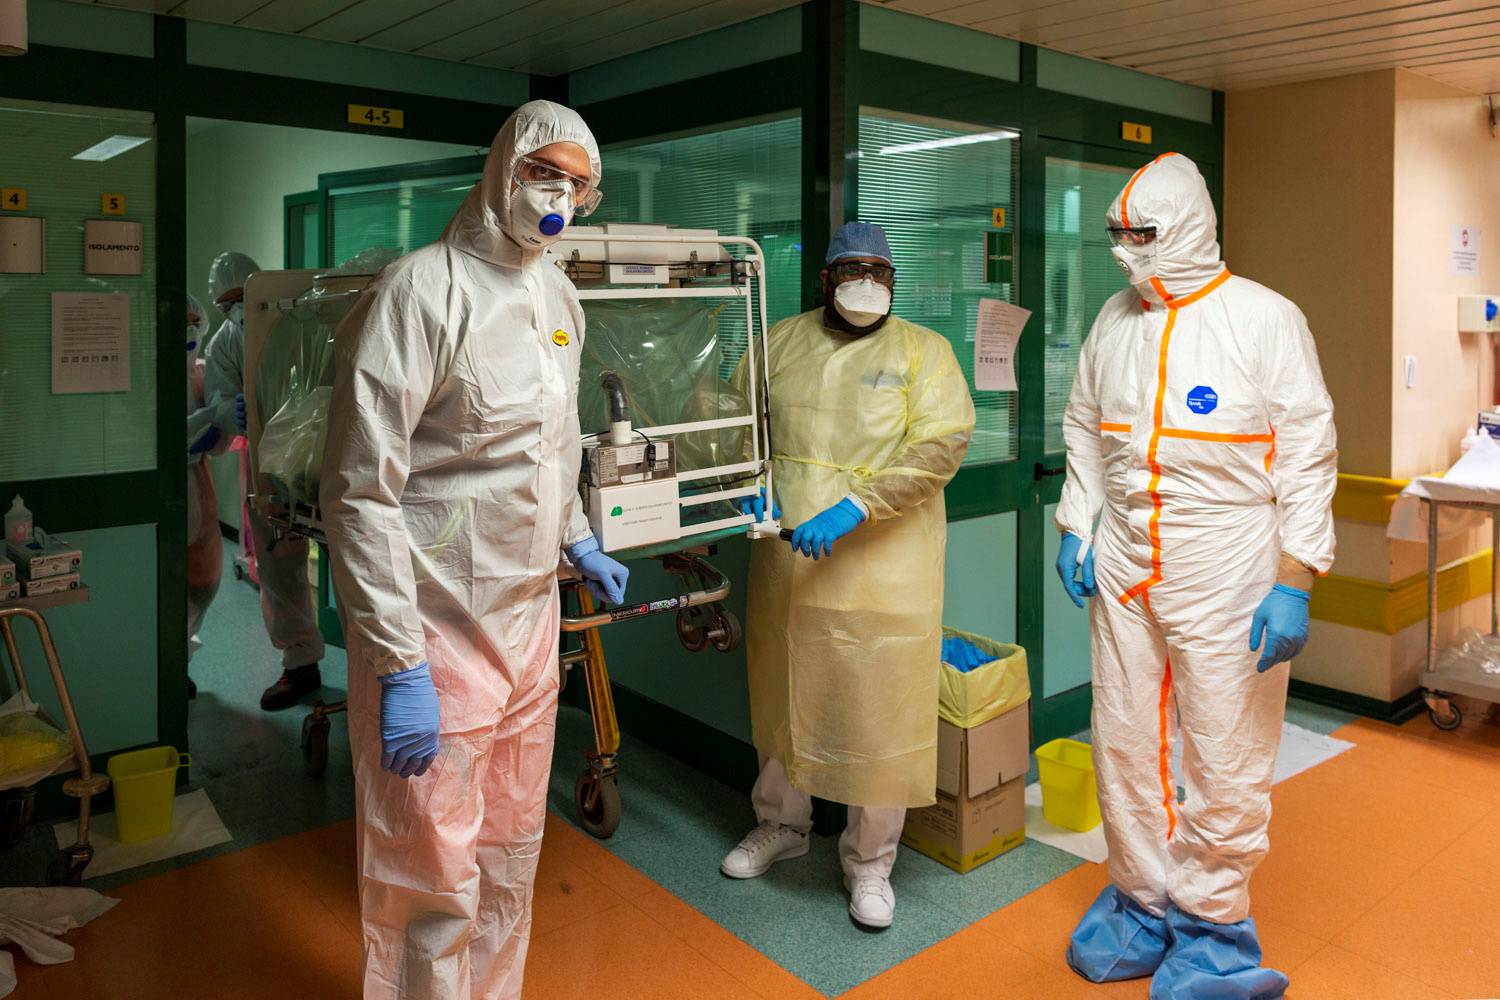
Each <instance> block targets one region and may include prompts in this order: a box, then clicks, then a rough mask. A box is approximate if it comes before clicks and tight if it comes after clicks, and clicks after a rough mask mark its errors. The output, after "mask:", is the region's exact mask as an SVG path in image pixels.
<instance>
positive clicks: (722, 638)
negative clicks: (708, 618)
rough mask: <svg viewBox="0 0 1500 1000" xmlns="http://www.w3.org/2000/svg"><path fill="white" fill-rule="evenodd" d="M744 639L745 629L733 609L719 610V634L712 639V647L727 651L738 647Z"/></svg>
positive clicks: (722, 651)
mask: <svg viewBox="0 0 1500 1000" xmlns="http://www.w3.org/2000/svg"><path fill="white" fill-rule="evenodd" d="M744 641H745V629H744V626H742V625H741V624H740V620H739V618H738V617H737V616H736V615H735V613H734V612H733V611H720V612H719V636H718V638H716V639H714V649H717V650H718V651H719V652H721V653H728V652H730V651H732V650H736V649H739V648H740V643H741V642H744Z"/></svg>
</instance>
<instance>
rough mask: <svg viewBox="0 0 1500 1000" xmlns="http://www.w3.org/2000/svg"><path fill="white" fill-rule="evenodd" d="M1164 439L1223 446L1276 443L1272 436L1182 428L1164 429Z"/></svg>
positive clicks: (1162, 434)
mask: <svg viewBox="0 0 1500 1000" xmlns="http://www.w3.org/2000/svg"><path fill="white" fill-rule="evenodd" d="M1161 436H1162V437H1169V438H1182V439H1183V440H1185V441H1217V442H1219V443H1221V444H1251V443H1254V442H1256V441H1266V442H1271V441H1274V440H1275V438H1274V437H1273V436H1272V435H1270V434H1219V433H1217V432H1214V431H1190V430H1185V429H1183V428H1180V427H1163V428H1162V430H1161Z"/></svg>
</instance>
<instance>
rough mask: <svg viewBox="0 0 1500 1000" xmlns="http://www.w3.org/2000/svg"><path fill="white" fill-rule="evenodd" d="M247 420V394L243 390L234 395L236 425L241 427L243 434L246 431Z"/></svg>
mask: <svg viewBox="0 0 1500 1000" xmlns="http://www.w3.org/2000/svg"><path fill="white" fill-rule="evenodd" d="M245 422H246V417H245V394H244V393H243V392H242V393H240V394H239V395H238V396H236V397H234V426H236V427H238V428H239V429H240V433H241V434H243V433H245Z"/></svg>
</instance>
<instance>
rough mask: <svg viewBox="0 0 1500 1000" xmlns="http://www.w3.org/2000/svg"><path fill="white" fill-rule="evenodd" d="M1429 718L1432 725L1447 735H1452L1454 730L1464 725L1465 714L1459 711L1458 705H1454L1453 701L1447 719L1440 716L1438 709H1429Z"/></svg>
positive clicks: (1449, 703)
mask: <svg viewBox="0 0 1500 1000" xmlns="http://www.w3.org/2000/svg"><path fill="white" fill-rule="evenodd" d="M1427 717H1428V718H1429V719H1431V720H1432V724H1433V725H1434V726H1437V727H1438V728H1439V729H1441V730H1443V732H1445V733H1451V732H1453V730H1455V729H1457V728H1458V727H1459V726H1461V725H1463V724H1464V713H1463V712H1462V711H1461V710H1460V709H1459V707H1458V706H1457V705H1455V704H1453V702H1451V701H1450V702H1448V716H1447V718H1444V717H1443V716H1441V715H1439V714H1438V711H1437V709H1435V708H1429V709H1428V710H1427Z"/></svg>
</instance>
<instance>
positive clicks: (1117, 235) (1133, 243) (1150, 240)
mask: <svg viewBox="0 0 1500 1000" xmlns="http://www.w3.org/2000/svg"><path fill="white" fill-rule="evenodd" d="M1109 239H1110V242H1111V243H1113V244H1114V245H1115V246H1117V247H1124V248H1125V249H1127V250H1144V249H1147V248H1149V247H1150V246H1152V244H1154V243H1155V242H1156V227H1155V226H1132V227H1129V228H1124V227H1120V226H1110V227H1109Z"/></svg>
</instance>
